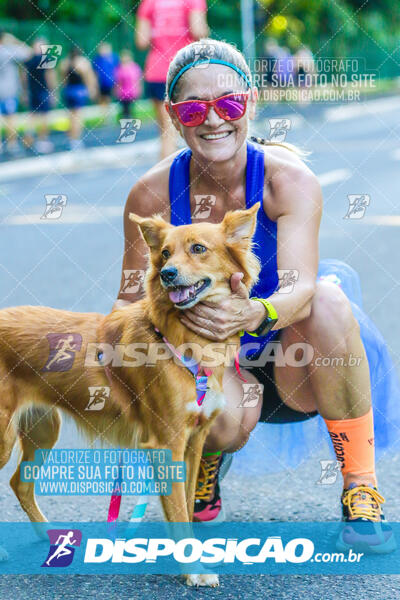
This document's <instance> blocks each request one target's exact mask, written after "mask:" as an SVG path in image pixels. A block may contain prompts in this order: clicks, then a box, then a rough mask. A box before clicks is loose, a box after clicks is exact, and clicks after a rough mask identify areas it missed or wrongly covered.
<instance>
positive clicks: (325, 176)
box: [317, 169, 352, 187]
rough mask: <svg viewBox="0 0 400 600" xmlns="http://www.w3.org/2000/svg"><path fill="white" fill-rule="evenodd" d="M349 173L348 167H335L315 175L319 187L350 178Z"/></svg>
mask: <svg viewBox="0 0 400 600" xmlns="http://www.w3.org/2000/svg"><path fill="white" fill-rule="evenodd" d="M351 175H352V173H351V171H350V169H335V170H334V171H327V172H326V173H322V174H321V175H318V176H317V177H318V181H319V183H320V185H321V187H326V186H327V185H332V183H338V182H339V181H346V179H350V177H351Z"/></svg>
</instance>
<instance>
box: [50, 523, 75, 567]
mask: <svg viewBox="0 0 400 600" xmlns="http://www.w3.org/2000/svg"><path fill="white" fill-rule="evenodd" d="M47 535H48V536H49V540H50V548H49V553H48V555H47V558H46V560H45V561H44V563H43V564H42V567H68V566H69V565H70V564H71V563H72V561H73V558H74V553H75V548H77V547H79V546H80V545H81V541H82V532H81V531H80V530H79V529H49V530H48V531H47Z"/></svg>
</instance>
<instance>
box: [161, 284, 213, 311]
mask: <svg viewBox="0 0 400 600" xmlns="http://www.w3.org/2000/svg"><path fill="white" fill-rule="evenodd" d="M210 283H211V279H208V278H207V279H200V280H199V281H197V282H196V283H194V284H193V285H178V286H176V287H174V288H173V289H171V288H170V289H169V292H168V295H169V299H170V300H171V302H173V303H174V304H175V306H179V307H181V306H186V305H188V304H191V303H192V302H193V300H195V299H196V298H197V296H198V295H199V294H201V292H202V291H203V290H205V289H206V288H207V287H208V286H209V285H210Z"/></svg>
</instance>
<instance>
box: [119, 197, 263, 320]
mask: <svg viewBox="0 0 400 600" xmlns="http://www.w3.org/2000/svg"><path fill="white" fill-rule="evenodd" d="M259 207H260V203H259V202H258V203H257V204H255V205H254V206H253V207H252V208H250V209H248V210H236V211H230V212H228V213H226V215H225V217H224V219H223V221H222V222H221V223H218V224H214V223H199V224H195V225H181V226H179V227H174V226H173V225H170V224H169V223H167V222H166V221H164V219H162V217H160V216H159V215H156V216H154V217H151V218H143V217H139V216H138V215H135V214H133V213H130V214H129V218H130V219H131V220H132V221H134V222H135V223H136V224H137V225H138V226H139V228H140V230H141V233H142V235H143V238H144V240H145V242H146V244H147V245H148V247H149V249H150V266H149V270H148V272H147V275H146V292H147V294H148V295H149V296H150V297H151V298H153V300H154V301H160V299H161V298H162V297H168V298H169V301H170V302H172V303H173V304H174V305H175V307H176V308H179V309H186V308H189V307H192V306H194V305H195V304H197V302H200V301H201V300H207V301H209V302H218V301H219V300H220V299H221V298H223V297H226V296H229V295H230V294H231V293H232V292H231V287H230V277H231V275H232V274H233V273H235V272H238V271H240V272H242V273H243V275H244V277H243V280H242V281H243V283H244V284H245V285H246V287H247V288H248V289H250V288H251V287H252V285H253V284H254V283H255V282H256V281H257V278H258V274H259V271H260V265H259V262H258V259H257V258H256V256H255V255H254V254H253V253H252V251H251V249H252V237H253V234H254V231H255V228H256V222H257V211H258V209H259Z"/></svg>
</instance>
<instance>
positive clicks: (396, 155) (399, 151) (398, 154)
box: [390, 148, 400, 160]
mask: <svg viewBox="0 0 400 600" xmlns="http://www.w3.org/2000/svg"><path fill="white" fill-rule="evenodd" d="M390 158H393V159H394V160H400V148H396V150H393V152H391V153H390Z"/></svg>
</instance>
